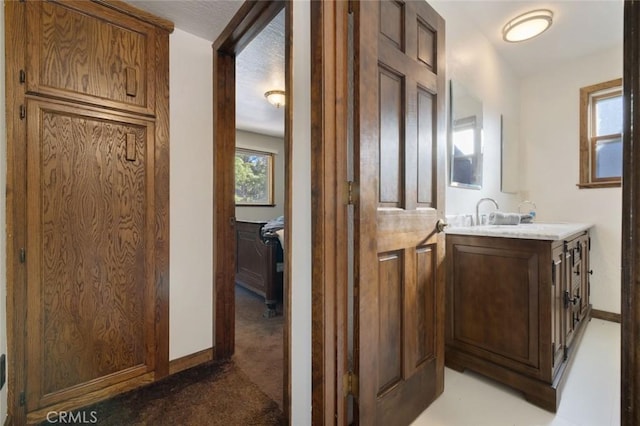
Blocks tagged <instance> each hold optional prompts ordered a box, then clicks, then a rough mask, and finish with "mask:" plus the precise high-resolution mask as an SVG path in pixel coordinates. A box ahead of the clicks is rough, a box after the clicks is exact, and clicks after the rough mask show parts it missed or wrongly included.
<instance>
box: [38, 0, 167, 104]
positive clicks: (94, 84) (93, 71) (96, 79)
mask: <svg viewBox="0 0 640 426" xmlns="http://www.w3.org/2000/svg"><path fill="white" fill-rule="evenodd" d="M79 8H82V11H80V9H79ZM154 49H155V29H154V28H153V27H152V26H150V25H147V24H145V23H143V22H140V21H137V20H135V19H133V18H130V17H128V16H127V15H124V14H121V13H119V12H116V11H113V10H110V9H107V10H105V8H104V7H101V6H99V5H96V4H94V3H91V2H84V1H83V2H73V1H70V2H64V3H57V2H44V1H34V2H27V82H26V83H27V90H28V91H29V92H30V93H38V94H42V95H48V96H55V97H61V98H66V99H71V100H77V101H82V102H88V103H93V104H99V105H102V106H107V107H111V108H118V109H125V110H128V111H131V112H138V113H143V114H153V112H154V95H155V92H154V86H155V81H153V80H154V75H155V74H154V73H153V72H148V71H152V70H153V61H154V60H155V55H154Z"/></svg>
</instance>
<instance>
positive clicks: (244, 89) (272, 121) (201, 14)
mask: <svg viewBox="0 0 640 426" xmlns="http://www.w3.org/2000/svg"><path fill="white" fill-rule="evenodd" d="M129 3H131V4H132V5H134V6H136V7H139V8H140V9H143V10H146V11H148V12H151V13H153V14H155V15H158V16H161V17H163V18H166V19H169V20H171V21H173V23H174V24H175V26H176V28H179V29H181V30H183V31H186V32H188V33H191V34H193V35H196V36H198V37H201V38H204V39H206V40H209V41H211V42H212V43H213V42H214V41H215V40H216V38H218V36H219V35H220V33H221V32H222V30H223V29H224V28H225V27H226V26H227V24H228V23H229V21H230V20H231V18H232V17H233V15H235V13H236V12H237V11H238V9H239V8H240V6H241V5H242V1H237V0H229V1H219V0H208V1H193V0H131V1H129ZM275 89H280V90H284V12H281V13H280V14H279V15H278V16H276V17H275V18H274V19H273V21H271V23H270V24H269V25H268V26H267V27H266V28H265V29H264V30H263V31H262V32H261V33H260V34H258V36H257V37H256V38H255V39H253V40H252V41H251V43H249V44H248V45H247V47H245V49H244V50H243V51H242V52H240V54H239V55H238V57H237V58H236V127H237V128H238V129H242V130H248V131H252V132H256V133H262V134H267V135H271V136H280V137H282V136H283V135H284V109H283V108H276V107H274V106H273V105H271V104H270V103H269V102H267V100H266V98H265V97H264V93H265V92H267V91H269V90H275Z"/></svg>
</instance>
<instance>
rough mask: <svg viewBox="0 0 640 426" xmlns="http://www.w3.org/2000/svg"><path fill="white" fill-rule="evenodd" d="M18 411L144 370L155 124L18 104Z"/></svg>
mask: <svg viewBox="0 0 640 426" xmlns="http://www.w3.org/2000/svg"><path fill="white" fill-rule="evenodd" d="M27 123H28V127H27V158H26V166H27V194H28V195H27V247H26V262H27V265H28V269H27V301H28V303H27V321H26V322H27V329H26V336H27V345H26V359H27V370H26V376H27V378H26V401H27V410H28V411H33V410H36V409H38V408H41V407H45V406H48V405H51V404H55V403H58V402H61V401H67V400H69V399H72V398H77V397H82V396H84V395H86V394H88V393H90V392H92V391H96V390H99V389H102V388H105V387H107V386H109V385H113V384H116V383H121V382H124V381H126V380H128V379H132V378H134V377H139V376H142V375H144V374H146V373H149V372H151V371H153V370H154V367H155V366H154V363H155V362H154V360H155V357H154V351H155V344H156V343H155V342H156V340H155V337H154V336H155V334H154V326H155V321H154V318H155V312H154V310H155V303H154V300H155V298H154V297H155V276H154V273H153V271H154V268H155V264H154V255H153V254H154V251H153V250H154V245H153V241H154V235H155V217H154V213H153V211H154V210H153V206H154V195H153V194H154V192H153V190H150V188H153V182H154V180H153V179H154V176H153V170H154V163H153V162H154V141H153V138H154V125H153V122H151V121H146V120H141V119H135V118H130V117H123V116H119V115H114V114H110V113H105V112H102V111H100V110H97V109H96V110H92V109H89V108H86V107H77V106H73V105H71V104H65V103H62V102H60V103H58V102H52V101H39V100H35V99H29V100H28V102H27Z"/></svg>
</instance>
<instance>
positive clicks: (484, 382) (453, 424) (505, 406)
mask: <svg viewBox="0 0 640 426" xmlns="http://www.w3.org/2000/svg"><path fill="white" fill-rule="evenodd" d="M548 425H549V426H551V425H552V426H618V425H620V324H616V323H612V322H608V321H602V320H597V319H592V320H591V322H590V323H589V324H587V329H586V331H585V335H584V338H583V339H582V342H581V344H580V347H579V348H578V352H577V353H576V359H575V362H574V363H573V366H572V368H571V369H570V371H569V376H568V378H567V382H566V385H565V387H564V391H563V393H562V397H561V400H560V407H559V408H558V412H557V413H556V414H553V413H550V412H548V411H545V410H543V409H541V408H538V407H536V406H535V405H532V404H530V403H529V402H527V401H526V400H525V399H524V397H523V396H522V394H521V393H519V392H517V391H515V390H512V389H510V388H508V387H506V386H504V385H502V384H500V383H498V382H495V381H492V380H490V379H487V378H484V377H483V376H480V375H478V374H475V373H472V372H469V371H466V372H465V373H464V374H461V373H458V372H457V371H454V370H451V369H449V368H446V369H445V388H444V393H443V394H442V395H441V396H440V397H439V398H438V399H437V400H436V401H434V402H433V404H431V406H430V407H429V408H427V409H426V410H425V411H424V412H423V413H422V414H421V415H420V416H419V417H418V418H417V419H416V421H415V422H414V423H413V426H548Z"/></svg>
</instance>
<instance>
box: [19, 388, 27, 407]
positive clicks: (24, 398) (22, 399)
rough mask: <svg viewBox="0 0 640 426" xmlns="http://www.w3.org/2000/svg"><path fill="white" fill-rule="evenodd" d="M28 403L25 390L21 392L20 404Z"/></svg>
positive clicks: (22, 405)
mask: <svg viewBox="0 0 640 426" xmlns="http://www.w3.org/2000/svg"><path fill="white" fill-rule="evenodd" d="M26 403H27V397H26V395H25V394H24V391H22V392H20V406H21V407H24V406H25V404H26Z"/></svg>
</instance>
